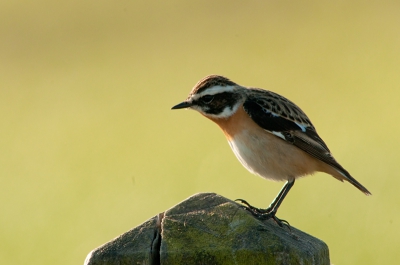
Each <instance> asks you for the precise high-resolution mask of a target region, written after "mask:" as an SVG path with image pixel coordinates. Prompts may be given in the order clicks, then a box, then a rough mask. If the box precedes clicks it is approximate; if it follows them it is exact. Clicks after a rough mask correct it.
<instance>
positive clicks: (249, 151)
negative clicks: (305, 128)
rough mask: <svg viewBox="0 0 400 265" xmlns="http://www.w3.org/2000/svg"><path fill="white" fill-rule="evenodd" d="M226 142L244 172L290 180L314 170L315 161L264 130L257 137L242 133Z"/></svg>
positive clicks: (271, 178) (276, 179) (277, 179)
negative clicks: (245, 170)
mask: <svg viewBox="0 0 400 265" xmlns="http://www.w3.org/2000/svg"><path fill="white" fill-rule="evenodd" d="M257 135H258V134H257ZM228 142H229V145H230V146H231V148H232V150H233V152H234V153H235V155H236V157H237V158H238V159H239V161H240V162H241V163H242V165H243V166H244V167H245V168H246V169H247V170H249V171H250V172H251V173H253V174H256V175H259V176H261V177H263V178H267V179H270V180H275V181H285V180H292V179H295V178H297V177H301V176H304V175H307V174H312V173H313V172H314V171H315V170H316V167H317V165H316V161H315V159H314V158H312V157H311V156H309V155H308V154H306V153H305V152H303V151H302V150H300V149H298V148H297V147H295V146H293V145H291V144H288V143H286V142H285V141H283V140H281V139H279V138H278V137H276V136H275V135H272V134H270V133H268V132H266V131H265V133H264V134H262V135H260V137H257V136H255V135H254V134H250V133H249V132H248V131H242V132H241V133H240V134H236V135H235V137H234V138H231V139H230V140H228Z"/></svg>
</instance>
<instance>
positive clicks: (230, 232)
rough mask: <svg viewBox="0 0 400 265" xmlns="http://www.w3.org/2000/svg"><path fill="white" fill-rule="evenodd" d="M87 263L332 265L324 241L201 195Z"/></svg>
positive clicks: (130, 233) (214, 196)
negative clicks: (259, 218) (262, 219)
mask: <svg viewBox="0 0 400 265" xmlns="http://www.w3.org/2000/svg"><path fill="white" fill-rule="evenodd" d="M85 264H87V265H89V264H90V265H94V264H104V265H105V264H110V265H111V264H119V265H122V264H185V265H191V264H221V265H225V264H237V265H239V264H246V265H248V264H327V265H329V250H328V247H327V245H326V244H325V243H324V242H322V241H321V240H319V239H317V238H315V237H312V236H310V235H308V234H306V233H304V232H302V231H300V230H298V229H296V228H294V227H291V229H289V228H288V227H285V226H284V227H280V226H278V225H277V224H276V223H275V222H274V221H273V220H266V221H260V220H258V219H256V218H255V217H253V216H252V215H251V214H250V213H248V212H247V211H246V210H245V209H243V207H242V206H241V205H239V204H237V203H235V202H233V201H231V200H229V199H226V198H224V197H222V196H219V195H217V194H214V193H200V194H196V195H194V196H192V197H190V198H188V199H187V200H185V201H183V202H181V203H180V204H178V205H176V206H174V207H173V208H171V209H169V210H167V211H166V212H165V213H163V214H160V215H158V216H156V217H153V218H151V219H150V220H148V221H146V222H145V223H143V224H142V225H140V226H138V227H136V228H134V229H132V230H130V231H128V232H126V233H125V234H123V235H121V236H119V237H117V238H116V239H114V240H112V241H110V242H108V243H106V244H105V245H103V246H100V247H99V248H97V249H95V250H93V251H92V252H90V253H89V255H88V256H87V258H86V260H85Z"/></svg>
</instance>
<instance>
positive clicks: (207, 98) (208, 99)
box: [200, 95, 214, 104]
mask: <svg viewBox="0 0 400 265" xmlns="http://www.w3.org/2000/svg"><path fill="white" fill-rule="evenodd" d="M213 99H214V96H211V95H205V96H202V97H201V98H200V100H201V101H203V102H204V103H206V104H209V103H211V101H213Z"/></svg>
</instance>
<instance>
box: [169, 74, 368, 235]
mask: <svg viewBox="0 0 400 265" xmlns="http://www.w3.org/2000/svg"><path fill="white" fill-rule="evenodd" d="M172 109H173V110H175V109H193V110H196V111H198V112H199V113H200V114H202V115H203V116H205V117H206V118H208V119H210V120H211V121H213V122H214V123H216V124H217V125H218V126H219V127H220V128H221V129H222V131H223V133H224V135H225V137H226V139H227V140H228V143H229V145H230V147H231V149H232V151H233V153H234V154H235V155H236V157H237V159H238V160H239V161H240V163H241V164H242V165H243V166H244V167H245V168H246V169H247V170H248V171H250V172H251V173H253V174H255V175H258V176H261V177H263V178H265V179H269V180H273V181H286V183H285V184H284V186H283V187H282V189H281V190H280V192H279V193H278V195H277V196H276V197H275V199H274V200H273V201H272V202H271V204H270V205H269V207H268V208H266V209H262V208H256V207H254V206H252V205H250V204H249V203H248V202H247V201H246V200H243V199H237V201H239V202H240V203H242V205H243V207H245V209H246V210H248V211H250V212H251V213H252V214H253V215H254V216H256V217H257V218H259V219H263V220H266V219H273V220H274V221H275V222H276V223H277V224H278V225H279V226H283V224H287V225H289V223H288V222H287V221H285V220H281V219H279V218H278V217H276V213H277V211H278V208H279V207H280V205H281V203H282V201H283V200H284V199H285V197H286V195H287V194H288V192H289V190H290V189H291V188H292V187H293V185H294V183H295V180H296V179H298V178H300V177H304V176H306V175H311V174H313V173H315V172H324V173H327V174H329V175H331V176H333V177H334V178H336V179H338V180H340V181H342V182H343V181H344V180H345V181H347V182H349V183H351V184H352V185H354V186H355V187H356V188H357V189H359V190H360V191H361V192H363V193H364V194H366V195H371V192H369V191H368V190H367V189H366V188H365V187H364V186H363V185H362V184H361V183H359V182H358V181H357V180H356V179H355V178H353V177H352V176H351V175H350V173H349V172H348V171H346V170H345V169H344V168H343V167H342V166H341V165H340V164H339V163H338V162H337V161H336V159H335V158H334V157H333V155H332V153H331V151H330V150H329V148H328V146H327V145H326V144H325V142H324V141H323V140H322V139H321V137H320V136H319V135H318V134H317V131H316V129H315V127H314V125H313V124H312V123H311V121H310V119H309V118H308V117H307V115H306V114H305V113H304V112H303V111H302V110H301V109H300V108H299V107H298V106H297V105H296V104H295V103H293V102H292V101H290V100H289V99H287V98H285V97H283V96H281V95H279V94H277V93H275V92H272V91H269V90H264V89H260V88H253V87H245V86H241V85H239V84H237V83H235V82H233V81H231V80H230V79H228V78H226V77H224V76H221V75H209V76H206V77H205V78H203V79H201V80H200V81H198V82H197V84H196V85H195V86H194V87H193V89H192V90H191V92H190V93H189V96H188V97H187V98H186V100H185V101H183V102H181V103H179V104H177V105H175V106H173V107H172ZM289 227H290V226H289Z"/></svg>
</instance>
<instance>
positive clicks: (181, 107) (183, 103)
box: [171, 101, 193, 109]
mask: <svg viewBox="0 0 400 265" xmlns="http://www.w3.org/2000/svg"><path fill="white" fill-rule="evenodd" d="M192 105H193V104H192V103H191V102H187V101H183V102H182V103H179V104H178V105H175V106H173V107H172V108H171V109H185V108H189V107H191V106H192Z"/></svg>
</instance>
